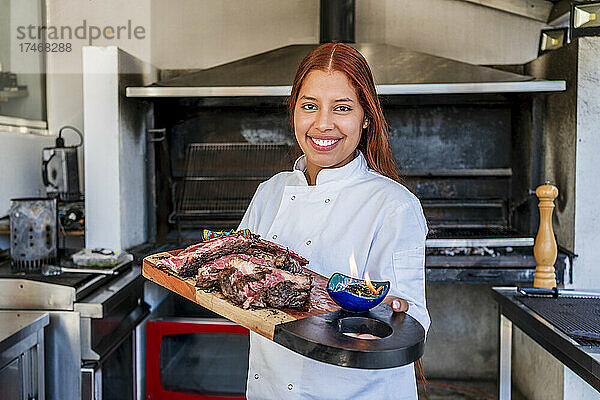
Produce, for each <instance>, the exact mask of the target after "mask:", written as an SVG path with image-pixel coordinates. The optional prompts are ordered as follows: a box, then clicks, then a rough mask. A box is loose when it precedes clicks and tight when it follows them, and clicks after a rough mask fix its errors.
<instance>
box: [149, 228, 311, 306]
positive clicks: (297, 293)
mask: <svg viewBox="0 0 600 400" xmlns="http://www.w3.org/2000/svg"><path fill="white" fill-rule="evenodd" d="M157 264H158V265H162V266H165V267H168V268H170V269H171V270H172V271H174V272H176V273H177V274H179V275H180V276H182V277H184V278H185V277H190V276H194V275H196V286H197V287H199V288H205V289H207V288H212V287H218V288H219V289H220V290H221V292H222V293H223V295H224V296H225V297H227V298H228V299H230V300H231V301H232V302H234V303H235V304H238V305H241V306H242V307H243V308H249V307H277V308H282V307H302V306H304V305H306V304H307V302H308V301H309V299H310V288H311V284H312V277H311V276H310V275H308V274H306V273H302V266H304V265H306V264H308V260H306V259H305V258H303V257H300V256H299V255H297V254H295V253H293V252H291V251H289V249H284V248H282V247H280V246H278V245H276V244H275V243H272V242H269V241H267V240H263V239H260V238H259V236H258V235H250V236H244V235H242V234H236V235H229V236H223V237H218V238H215V239H211V240H208V241H206V242H203V243H199V244H195V245H193V246H190V247H188V248H186V249H185V250H183V251H181V252H180V253H179V254H178V255H177V256H173V257H170V258H167V259H163V260H159V261H157Z"/></svg>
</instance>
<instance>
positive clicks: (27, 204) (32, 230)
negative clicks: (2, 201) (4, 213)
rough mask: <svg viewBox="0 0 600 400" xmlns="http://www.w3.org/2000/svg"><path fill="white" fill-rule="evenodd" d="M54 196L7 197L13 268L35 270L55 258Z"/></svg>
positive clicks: (55, 217)
mask: <svg viewBox="0 0 600 400" xmlns="http://www.w3.org/2000/svg"><path fill="white" fill-rule="evenodd" d="M57 245H58V234H57V202H56V199H43V198H25V199H12V200H11V201H10V253H11V259H12V261H11V267H12V269H13V271H16V272H19V271H25V272H36V271H39V270H40V268H41V266H42V264H50V263H53V262H54V261H55V260H56V255H57Z"/></svg>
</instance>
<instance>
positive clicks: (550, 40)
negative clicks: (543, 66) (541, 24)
mask: <svg viewBox="0 0 600 400" xmlns="http://www.w3.org/2000/svg"><path fill="white" fill-rule="evenodd" d="M568 30H569V29H568V28H555V29H542V31H541V32H540V44H539V47H538V57H539V56H541V55H542V54H544V53H547V52H549V51H551V50H556V49H559V48H561V47H563V46H564V45H565V44H567V36H568Z"/></svg>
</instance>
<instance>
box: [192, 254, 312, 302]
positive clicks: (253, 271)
mask: <svg viewBox="0 0 600 400" xmlns="http://www.w3.org/2000/svg"><path fill="white" fill-rule="evenodd" d="M256 261H257V260H256V259H255V258H248V259H244V258H243V257H238V258H230V259H229V260H228V261H227V264H228V265H229V267H225V265H224V264H223V265H221V268H219V269H218V270H212V273H214V274H216V276H217V282H218V284H219V288H220V289H221V293H223V295H224V296H225V297H227V298H228V299H230V300H231V301H232V302H234V303H235V304H238V305H241V306H242V307H243V308H249V307H276V308H282V307H302V306H304V305H305V304H306V303H307V302H308V300H309V299H310V288H311V283H312V277H311V276H310V275H307V274H295V273H291V272H287V271H283V270H280V269H277V268H272V267H269V266H265V265H261V264H257V263H256ZM211 278H212V277H211ZM198 281H200V277H198ZM211 282H214V279H211ZM199 283H200V285H206V283H204V282H199ZM212 284H214V283H212Z"/></svg>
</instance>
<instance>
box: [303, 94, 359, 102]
mask: <svg viewBox="0 0 600 400" xmlns="http://www.w3.org/2000/svg"><path fill="white" fill-rule="evenodd" d="M300 99H304V100H312V101H317V99H316V98H315V97H311V96H305V95H303V96H301V97H300ZM333 102H334V103H339V102H353V100H352V99H351V98H349V97H342V98H341V99H337V100H334V101H333Z"/></svg>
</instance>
